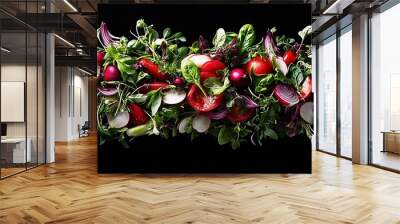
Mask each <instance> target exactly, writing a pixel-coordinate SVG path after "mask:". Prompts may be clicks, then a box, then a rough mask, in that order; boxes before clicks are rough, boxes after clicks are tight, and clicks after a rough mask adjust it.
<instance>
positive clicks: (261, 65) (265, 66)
mask: <svg viewBox="0 0 400 224" xmlns="http://www.w3.org/2000/svg"><path fill="white" fill-rule="evenodd" d="M273 70H274V69H273V67H272V63H271V62H270V61H269V60H268V59H267V58H262V57H260V56H257V57H255V58H252V59H251V60H250V61H249V62H247V64H246V71H247V74H251V71H253V74H254V75H255V76H262V75H267V74H269V73H272V72H273Z"/></svg>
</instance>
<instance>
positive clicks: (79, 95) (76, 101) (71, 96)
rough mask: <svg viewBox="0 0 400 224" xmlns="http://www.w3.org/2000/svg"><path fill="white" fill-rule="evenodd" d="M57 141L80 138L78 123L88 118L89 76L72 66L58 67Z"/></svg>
mask: <svg viewBox="0 0 400 224" xmlns="http://www.w3.org/2000/svg"><path fill="white" fill-rule="evenodd" d="M55 85H56V91H55V120H56V121H55V125H56V133H55V140H56V141H70V140H73V139H77V138H79V133H78V125H83V124H84V123H85V121H87V120H88V78H87V77H86V76H84V74H83V73H82V72H80V71H79V70H77V69H76V68H72V67H56V83H55Z"/></svg>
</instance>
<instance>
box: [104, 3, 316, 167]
mask: <svg viewBox="0 0 400 224" xmlns="http://www.w3.org/2000/svg"><path fill="white" fill-rule="evenodd" d="M173 6H175V7H173ZM258 6H259V7H260V8H262V9H266V8H268V9H269V10H270V11H271V9H272V8H274V7H275V8H276V7H277V6H270V5H258ZM121 7H122V6H121V5H119V6H118V5H117V6H116V5H113V6H112V5H101V6H100V12H99V14H100V15H99V28H98V31H97V36H98V43H99V48H98V53H97V63H98V66H99V70H100V72H99V84H98V108H97V119H98V120H97V122H98V124H97V125H98V133H99V140H98V141H99V171H100V172H102V171H104V172H114V171H115V172H125V171H126V172H147V171H149V172H164V171H165V172H258V171H259V172H269V171H271V172H280V171H282V172H285V171H288V170H290V169H288V167H286V169H282V170H279V169H277V170H276V169H273V167H272V168H271V164H268V166H265V165H263V164H262V163H263V162H262V160H261V161H260V158H259V156H260V151H261V153H262V154H263V155H264V156H266V157H269V156H271V155H272V154H271V152H270V151H271V150H282V151H285V150H288V149H286V148H287V147H289V146H290V147H296V145H302V144H297V143H298V142H299V141H301V142H306V144H303V145H304V146H305V149H306V151H305V153H304V155H305V156H309V157H310V153H309V152H308V151H310V150H311V149H310V146H309V145H310V144H309V142H310V140H309V138H311V136H312V134H313V129H312V122H313V103H312V101H313V99H312V91H311V83H312V82H311V47H310V45H309V35H310V33H311V26H310V25H309V23H304V24H300V25H303V26H302V27H301V29H298V30H297V31H296V33H297V35H295V36H292V34H293V32H291V33H290V34H287V33H284V32H281V31H280V28H281V27H280V26H279V25H281V26H286V27H285V29H287V26H288V25H287V24H286V23H283V22H281V23H280V22H273V23H269V22H265V24H264V26H262V27H264V29H259V27H260V26H259V24H260V22H257V25H255V24H254V23H247V22H248V21H247V20H246V19H243V21H242V22H240V19H239V21H231V23H233V22H235V24H234V25H233V26H232V25H231V24H228V26H229V27H224V26H223V25H222V24H221V25H220V24H218V18H217V17H216V18H212V17H211V15H208V16H209V17H207V15H201V17H203V18H204V17H207V18H208V19H209V20H215V21H214V23H204V24H202V25H201V26H194V24H190V23H189V22H190V21H188V20H185V15H182V14H181V15H179V13H177V14H175V17H177V18H175V20H174V22H171V23H170V24H167V26H159V24H160V22H159V21H160V19H162V17H160V16H158V17H157V16H149V15H145V13H146V12H145V11H146V10H147V11H148V12H151V11H152V10H155V11H153V13H157V12H156V11H157V10H163V11H164V12H165V13H166V12H170V13H171V14H173V12H172V11H176V12H178V11H179V12H182V10H186V12H187V11H191V12H192V13H193V14H196V13H197V12H202V11H204V9H208V10H212V11H215V10H216V11H217V12H218V10H220V9H225V10H227V9H229V7H230V8H231V10H233V11H231V13H232V15H229V14H227V13H226V12H225V13H223V15H219V16H224V19H223V20H225V22H224V23H225V24H226V23H227V20H226V18H230V17H232V16H235V10H236V11H240V10H243V7H244V5H208V6H207V5H179V6H177V5H129V6H125V8H124V10H125V11H126V13H127V14H126V18H124V19H125V20H129V21H130V23H131V24H130V25H127V26H126V27H125V26H123V25H122V24H118V23H115V22H114V23H113V22H111V23H110V22H109V21H113V20H114V19H113V16H112V15H116V14H117V13H121V12H120V11H119V10H121V9H122V8H121ZM224 7H225V8H224ZM245 7H247V8H248V9H255V7H257V5H246V6H245ZM281 7H282V6H281ZM285 7H290V6H285ZM294 7H296V6H294ZM260 8H258V9H257V10H260ZM292 8H293V6H292ZM303 8H304V10H300V11H301V12H298V13H297V14H299V16H303V17H306V18H308V17H310V15H309V14H310V11H306V10H307V7H304V6H303ZM118 9H119V10H118ZM144 9H145V10H144ZM248 9H244V10H248ZM109 10H111V11H112V12H114V14H112V13H111V14H110V13H109ZM225 10H224V11H225ZM105 11H108V13H104V16H101V15H102V14H103V12H105ZM128 11H129V12H130V13H128ZM139 12H140V13H139ZM275 13H277V12H275ZM141 14H142V15H143V16H140V15H141ZM245 14H246V15H247V16H250V17H252V18H255V19H256V18H258V17H259V16H260V15H263V14H258V15H257V14H251V13H245ZM119 15H121V14H119ZM130 15H134V16H130ZM242 16H244V15H242ZM270 16H271V18H273V17H272V16H273V15H271V14H270ZM117 17H118V16H115V20H121V18H120V17H118V18H117ZM190 18H192V19H193V16H191V17H190ZM243 18H245V17H243ZM189 20H190V19H189ZM195 20H196V21H197V22H196V23H199V18H196V19H195ZM236 20H237V19H236ZM277 21H278V20H277ZM306 21H307V20H306ZM163 22H165V21H163ZM205 22H206V21H205ZM228 22H229V21H228ZM182 23H184V24H187V26H186V27H184V28H183V29H179V28H181V27H182V26H176V24H182ZM200 23H202V22H201V21H200ZM115 24H118V25H117V26H115ZM273 25H275V26H273ZM192 26H193V27H192ZM205 26H207V27H208V29H207V31H205V32H202V27H205ZM231 27H237V28H238V29H231ZM210 28H213V29H214V31H213V32H212V33H211V32H210V31H209V30H210ZM114 29H115V31H114ZM187 33H190V38H187ZM121 34H122V35H121ZM126 34H128V35H126ZM193 37H197V38H193ZM182 139H184V140H183V141H182V142H181V140H182ZM290 141H292V142H293V145H287V144H288V142H290ZM156 142H158V143H156ZM162 142H164V143H165V144H163V145H164V146H166V145H168V147H165V148H164V147H163V145H160V143H162ZM282 143H283V145H282ZM285 144H286V145H285ZM270 146H274V148H270ZM154 148H156V149H154ZM177 148H178V149H177ZM195 148H196V149H197V148H199V149H198V150H195ZM205 148H207V150H205ZM210 148H212V149H213V150H215V151H218V152H213V151H212V150H210ZM113 149H114V150H113ZM135 150H137V153H136V154H135ZM146 150H147V151H148V153H150V154H147V156H146V157H143V158H142V159H143V161H144V160H145V161H147V164H144V165H140V164H142V162H143V161H142V162H139V163H138V160H140V159H141V156H143V153H144V152H146ZM154 150H155V151H154ZM182 150H185V153H183V154H182ZM191 150H193V152H192V154H191V152H190V151H191ZM289 150H295V149H289ZM160 151H162V153H161V154H163V155H165V153H166V152H168V151H170V152H171V154H169V156H161V157H160ZM195 151H196V152H195ZM199 151H200V152H201V153H202V155H201V156H198V154H196V153H199ZM252 151H253V152H252ZM300 151H302V150H300ZM104 153H106V154H107V155H108V156H107V157H108V158H106V157H104V156H105V155H106V154H104ZM113 153H114V154H118V155H117V157H115V156H110V155H112V154H113ZM224 153H225V154H226V157H225V156H224ZM235 153H236V154H235ZM241 153H244V154H245V155H246V156H245V157H244V158H243V159H245V160H249V159H250V161H249V162H250V163H252V162H251V155H252V154H253V155H254V156H255V157H257V158H254V161H258V162H257V167H258V168H252V169H246V165H245V164H242V163H236V165H235V162H232V161H236V162H237V161H238V160H240V157H241ZM287 153H289V152H287ZM174 154H175V155H176V154H179V156H174ZM217 154H218V156H217V158H219V157H221V158H223V160H225V159H227V160H230V159H231V160H232V161H231V162H230V161H225V162H222V160H220V159H218V160H219V161H218V163H219V165H216V164H215V162H216V158H215V157H214V158H213V156H214V155H217ZM244 154H243V155H244ZM195 155H197V156H195ZM149 156H150V157H149ZM235 156H236V157H237V158H233V157H235ZM249 156H250V157H249ZM261 156H262V155H261ZM276 156H279V155H276ZM127 157H132V160H131V161H129V159H128V158H127ZM156 157H158V158H156ZM280 157H282V155H281V156H280ZM285 157H290V156H285ZM151 158H154V159H153V160H152V159H151ZM109 159H114V160H116V161H114V162H113V163H112V164H114V165H111V163H110V162H108V163H107V162H106V163H103V161H104V160H109ZM149 159H150V160H152V161H148V160H149ZM171 159H172V160H171ZM281 159H283V158H281ZM162 160H169V161H168V163H169V165H166V164H164V165H163V163H164V162H165V161H162ZM182 160H184V162H183V161H182ZM287 161H290V159H288V160H287ZM307 161H309V159H307ZM264 162H267V161H264ZM224 163H227V164H225V165H224ZM258 163H260V164H258ZM107 164H108V165H107ZM171 164H173V165H172V167H171ZM182 164H186V165H182ZM196 164H201V165H196ZM253 165H254V164H253ZM260 165H261V166H264V167H267V168H265V169H263V168H260ZM224 166H225V168H224ZM235 166H236V168H235ZM243 166H244V169H242V168H241V167H243ZM286 166H289V167H290V166H291V165H290V164H286ZM310 166H311V165H310V164H306V166H304V164H303V166H302V167H303V168H304V167H307V168H306V169H301V168H300V169H298V172H310ZM107 167H108V168H107ZM118 167H120V168H118ZM249 167H251V166H249ZM277 167H281V165H278V166H277ZM291 172H296V168H295V169H293V170H291Z"/></svg>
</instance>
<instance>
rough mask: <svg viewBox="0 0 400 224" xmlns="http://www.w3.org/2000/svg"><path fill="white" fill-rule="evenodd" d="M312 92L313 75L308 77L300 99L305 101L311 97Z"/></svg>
mask: <svg viewBox="0 0 400 224" xmlns="http://www.w3.org/2000/svg"><path fill="white" fill-rule="evenodd" d="M311 91H312V80H311V75H309V76H307V78H306V80H304V82H303V86H302V88H301V91H300V99H302V100H304V99H306V98H307V97H308V96H310V94H311Z"/></svg>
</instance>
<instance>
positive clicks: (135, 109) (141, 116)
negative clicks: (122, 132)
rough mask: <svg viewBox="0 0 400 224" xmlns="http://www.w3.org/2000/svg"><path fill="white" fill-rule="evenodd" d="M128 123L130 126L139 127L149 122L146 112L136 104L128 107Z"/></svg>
mask: <svg viewBox="0 0 400 224" xmlns="http://www.w3.org/2000/svg"><path fill="white" fill-rule="evenodd" d="M129 109H130V111H131V112H130V113H129V123H130V124H132V125H141V124H144V123H146V122H147V121H148V120H149V117H148V116H147V114H146V112H144V110H143V109H142V108H141V107H140V106H139V105H138V104H136V103H132V104H131V105H129Z"/></svg>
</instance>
